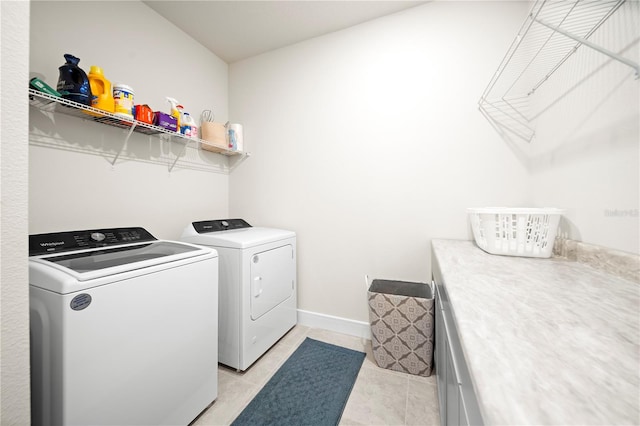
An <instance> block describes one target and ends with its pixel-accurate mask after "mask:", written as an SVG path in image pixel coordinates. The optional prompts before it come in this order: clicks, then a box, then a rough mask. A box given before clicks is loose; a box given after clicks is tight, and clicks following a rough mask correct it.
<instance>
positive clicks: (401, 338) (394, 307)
mask: <svg viewBox="0 0 640 426" xmlns="http://www.w3.org/2000/svg"><path fill="white" fill-rule="evenodd" d="M368 298H369V321H370V323H371V346H372V348H373V357H374V359H375V360H376V364H378V366H379V367H382V368H387V369H390V370H395V371H401V372H403V373H409V374H415V375H418V376H430V375H431V369H432V367H433V313H434V297H433V289H432V288H431V286H429V285H427V284H424V283H413V282H406V281H389V280H373V281H372V283H371V286H370V287H369V289H368Z"/></svg>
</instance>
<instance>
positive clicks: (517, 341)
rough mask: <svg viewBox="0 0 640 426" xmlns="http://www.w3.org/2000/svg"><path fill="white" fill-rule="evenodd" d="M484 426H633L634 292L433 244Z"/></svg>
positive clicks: (578, 274) (637, 299) (595, 277)
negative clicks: (539, 425)
mask: <svg viewBox="0 0 640 426" xmlns="http://www.w3.org/2000/svg"><path fill="white" fill-rule="evenodd" d="M432 247H433V250H434V254H435V256H436V258H437V260H438V263H439V265H440V268H441V271H442V277H443V280H444V283H445V288H446V291H447V294H448V295H449V299H450V304H451V309H452V311H453V315H454V318H455V322H456V326H457V328H458V333H459V337H460V341H461V343H462V348H463V352H464V355H465V358H466V361H467V366H468V368H469V371H470V373H471V376H472V378H473V382H474V388H475V391H476V396H477V398H478V403H479V405H480V410H481V411H482V414H483V418H484V421H485V423H486V424H496V425H498V424H499V425H516V424H545V425H551V424H553V425H561V424H562V425H565V424H581V425H585V424H600V425H610V424H640V408H639V407H640V380H639V379H640V285H638V284H637V283H634V282H632V281H628V280H625V279H622V278H618V277H616V276H613V275H609V274H607V273H605V272H602V271H599V270H597V269H594V268H591V267H590V266H586V265H584V264H581V263H577V262H571V261H567V260H563V259H557V258H551V259H534V258H524V257H510V256H496V255H491V254H488V253H485V252H484V251H482V250H481V249H479V248H478V247H477V246H476V245H475V244H474V243H473V242H472V241H456V240H433V242H432Z"/></svg>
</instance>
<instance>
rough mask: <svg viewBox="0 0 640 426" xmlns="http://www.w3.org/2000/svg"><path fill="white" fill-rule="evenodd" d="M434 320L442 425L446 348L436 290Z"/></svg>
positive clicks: (442, 420) (440, 305) (444, 415)
mask: <svg viewBox="0 0 640 426" xmlns="http://www.w3.org/2000/svg"><path fill="white" fill-rule="evenodd" d="M435 310H436V311H435V320H436V324H435V325H436V347H435V361H436V374H437V378H438V406H439V408H440V423H441V424H442V425H443V426H444V425H446V424H447V421H446V420H447V419H446V410H445V405H446V383H447V365H446V358H447V348H446V343H445V342H446V334H445V330H444V316H443V312H442V304H441V303H440V299H439V297H437V292H436V308H435Z"/></svg>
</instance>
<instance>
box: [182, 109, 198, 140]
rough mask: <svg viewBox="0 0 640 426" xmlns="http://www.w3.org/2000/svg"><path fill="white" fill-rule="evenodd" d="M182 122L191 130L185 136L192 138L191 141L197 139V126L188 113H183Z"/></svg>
mask: <svg viewBox="0 0 640 426" xmlns="http://www.w3.org/2000/svg"><path fill="white" fill-rule="evenodd" d="M183 118H184V121H185V124H187V125H188V126H189V127H190V128H191V132H190V134H188V135H187V136H190V137H192V138H193V139H198V125H197V124H196V120H195V119H194V118H193V117H192V116H191V115H190V114H189V113H188V112H185V113H184V116H183Z"/></svg>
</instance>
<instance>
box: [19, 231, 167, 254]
mask: <svg viewBox="0 0 640 426" xmlns="http://www.w3.org/2000/svg"><path fill="white" fill-rule="evenodd" d="M155 240H156V238H155V237H154V236H153V235H151V234H150V233H149V232H148V231H147V230H146V229H144V228H109V229H91V230H86V231H69V232H52V233H49V234H36V235H29V256H39V255H43V254H48V253H59V252H62V251H70V250H82V249H88V248H95V247H107V246H115V245H120V244H127V243H137V242H143V241H155Z"/></svg>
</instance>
